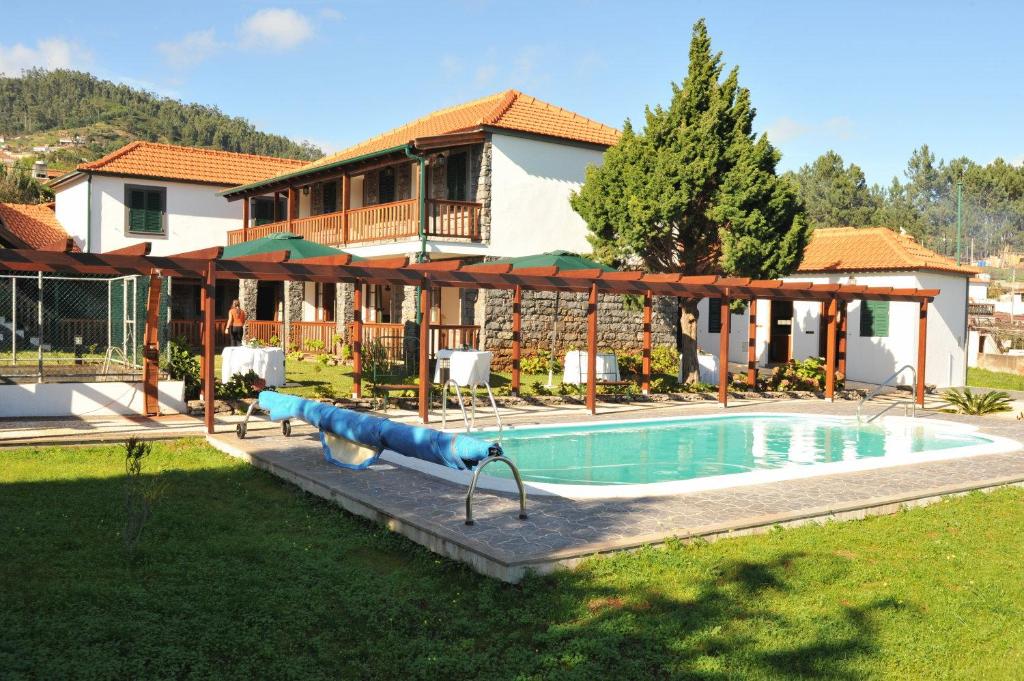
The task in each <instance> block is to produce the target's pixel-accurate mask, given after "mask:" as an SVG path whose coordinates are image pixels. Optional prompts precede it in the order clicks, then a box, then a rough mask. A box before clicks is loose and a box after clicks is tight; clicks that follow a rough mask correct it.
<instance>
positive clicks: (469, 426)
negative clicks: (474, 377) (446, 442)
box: [441, 378, 502, 445]
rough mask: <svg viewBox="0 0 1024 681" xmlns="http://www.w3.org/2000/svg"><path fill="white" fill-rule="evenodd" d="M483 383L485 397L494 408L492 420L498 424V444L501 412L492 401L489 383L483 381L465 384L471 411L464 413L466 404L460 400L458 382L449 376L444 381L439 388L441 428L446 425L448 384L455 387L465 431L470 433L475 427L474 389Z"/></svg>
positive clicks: (499, 441) (460, 394)
mask: <svg viewBox="0 0 1024 681" xmlns="http://www.w3.org/2000/svg"><path fill="white" fill-rule="evenodd" d="M480 385H483V387H484V389H485V390H487V397H488V398H490V400H491V409H493V410H494V420H495V421H496V422H497V425H498V444H499V445H500V444H501V433H502V425H501V414H500V413H499V412H498V404H497V402H495V401H494V393H493V392H491V384H490V383H488V382H486V381H485V382H484V383H483V384H478V383H474V384H473V385H472V386H466V387H468V388H470V389H471V393H470V402H469V404H470V407H471V413H470V414H468V415H467V414H466V405H465V403H464V402H463V401H462V391H461V390H459V384H458V382H457V381H455V379H452V378H449V379H448V380H446V381H445V383H444V386H443V387H442V388H441V430H445V429H446V428H447V427H448V386H454V388H455V399H456V401H457V402H458V403H459V409H461V410H462V421H463V423H464V424H465V425H466V432H467V433H472V432H473V429H474V428H476V389H477V388H479V387H480Z"/></svg>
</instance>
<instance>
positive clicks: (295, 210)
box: [288, 187, 299, 232]
mask: <svg viewBox="0 0 1024 681" xmlns="http://www.w3.org/2000/svg"><path fill="white" fill-rule="evenodd" d="M298 217H299V192H298V191H297V188H296V187H288V231H289V232H290V231H292V221H294V220H295V219H296V218H298Z"/></svg>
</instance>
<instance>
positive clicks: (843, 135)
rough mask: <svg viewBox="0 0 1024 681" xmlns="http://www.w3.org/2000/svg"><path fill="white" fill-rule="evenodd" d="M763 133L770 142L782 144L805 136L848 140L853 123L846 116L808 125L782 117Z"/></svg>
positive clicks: (851, 135)
mask: <svg viewBox="0 0 1024 681" xmlns="http://www.w3.org/2000/svg"><path fill="white" fill-rule="evenodd" d="M765 132H767V133H768V139H770V140H771V141H772V142H774V143H776V144H782V143H785V142H790V141H792V140H795V139H797V138H799V137H806V136H813V137H818V138H822V139H833V140H835V139H840V140H848V139H850V138H851V137H853V136H854V133H855V130H854V125H853V121H852V120H850V119H849V118H847V117H846V116H833V117H832V118H827V119H825V120H823V121H820V122H810V123H805V122H802V121H798V120H795V119H793V118H790V117H789V116H783V117H782V118H778V119H776V120H775V121H773V122H772V123H770V124H769V125H768V129H767V130H766V131H765Z"/></svg>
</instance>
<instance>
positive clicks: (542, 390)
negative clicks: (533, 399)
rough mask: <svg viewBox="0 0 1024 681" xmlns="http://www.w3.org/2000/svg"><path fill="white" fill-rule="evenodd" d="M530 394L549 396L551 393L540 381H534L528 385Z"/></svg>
mask: <svg viewBox="0 0 1024 681" xmlns="http://www.w3.org/2000/svg"><path fill="white" fill-rule="evenodd" d="M530 392H532V393H533V394H534V395H550V394H551V391H550V390H548V387H547V386H546V385H544V384H543V383H541V382H540V381H534V382H532V383H530Z"/></svg>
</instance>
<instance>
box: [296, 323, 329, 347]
mask: <svg viewBox="0 0 1024 681" xmlns="http://www.w3.org/2000/svg"><path fill="white" fill-rule="evenodd" d="M288 333H289V335H290V336H291V338H289V339H288V340H289V343H288V344H289V345H297V346H298V347H299V350H301V351H302V352H328V353H329V352H333V351H334V336H336V335H337V333H338V325H337V324H336V323H335V322H292V323H291V324H289V331H288ZM307 341H319V342H321V343H323V349H316V348H315V347H312V346H310V345H307Z"/></svg>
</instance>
